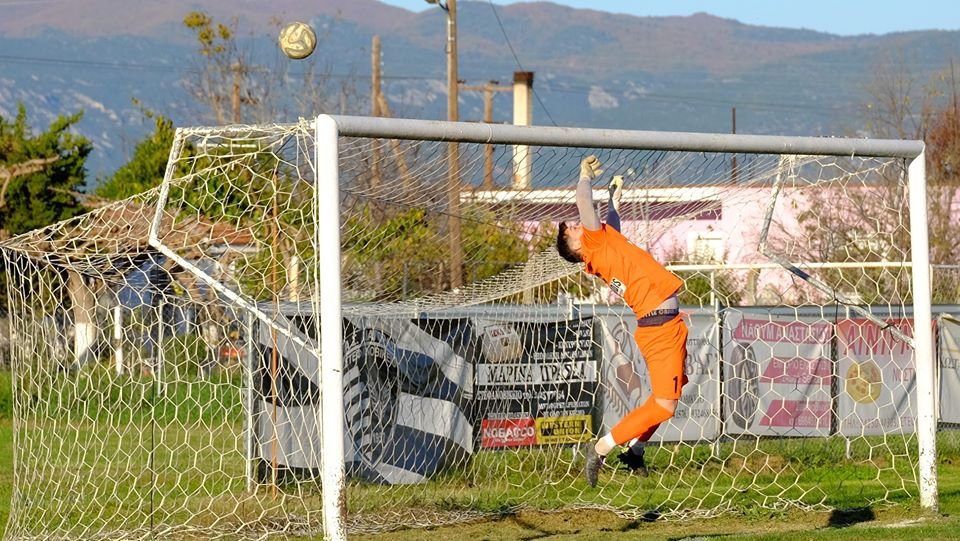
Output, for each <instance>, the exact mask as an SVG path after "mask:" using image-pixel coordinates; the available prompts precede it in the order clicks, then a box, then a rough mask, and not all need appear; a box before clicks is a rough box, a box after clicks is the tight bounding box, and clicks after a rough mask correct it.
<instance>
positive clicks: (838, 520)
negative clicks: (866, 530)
mask: <svg viewBox="0 0 960 541" xmlns="http://www.w3.org/2000/svg"><path fill="white" fill-rule="evenodd" d="M876 519H877V515H876V513H874V512H873V509H871V508H869V507H855V508H853V509H834V510H833V512H831V513H830V518H829V520H827V526H828V527H830V528H846V527H848V526H853V525H855V524H859V523H861V522H872V521H874V520H876Z"/></svg>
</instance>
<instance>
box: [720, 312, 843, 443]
mask: <svg viewBox="0 0 960 541" xmlns="http://www.w3.org/2000/svg"><path fill="white" fill-rule="evenodd" d="M831 334H832V326H831V323H830V322H829V321H826V320H824V319H822V318H818V317H812V316H795V315H792V316H781V315H775V314H770V313H767V312H759V311H757V312H751V311H741V310H735V309H730V310H727V311H726V312H725V317H724V335H725V336H726V339H725V340H724V374H723V397H724V400H723V406H724V421H725V423H726V433H728V434H755V435H765V436H768V435H769V436H772V435H779V436H826V435H828V434H829V433H830V403H831V400H830V385H831V382H832V376H831V363H830V336H831Z"/></svg>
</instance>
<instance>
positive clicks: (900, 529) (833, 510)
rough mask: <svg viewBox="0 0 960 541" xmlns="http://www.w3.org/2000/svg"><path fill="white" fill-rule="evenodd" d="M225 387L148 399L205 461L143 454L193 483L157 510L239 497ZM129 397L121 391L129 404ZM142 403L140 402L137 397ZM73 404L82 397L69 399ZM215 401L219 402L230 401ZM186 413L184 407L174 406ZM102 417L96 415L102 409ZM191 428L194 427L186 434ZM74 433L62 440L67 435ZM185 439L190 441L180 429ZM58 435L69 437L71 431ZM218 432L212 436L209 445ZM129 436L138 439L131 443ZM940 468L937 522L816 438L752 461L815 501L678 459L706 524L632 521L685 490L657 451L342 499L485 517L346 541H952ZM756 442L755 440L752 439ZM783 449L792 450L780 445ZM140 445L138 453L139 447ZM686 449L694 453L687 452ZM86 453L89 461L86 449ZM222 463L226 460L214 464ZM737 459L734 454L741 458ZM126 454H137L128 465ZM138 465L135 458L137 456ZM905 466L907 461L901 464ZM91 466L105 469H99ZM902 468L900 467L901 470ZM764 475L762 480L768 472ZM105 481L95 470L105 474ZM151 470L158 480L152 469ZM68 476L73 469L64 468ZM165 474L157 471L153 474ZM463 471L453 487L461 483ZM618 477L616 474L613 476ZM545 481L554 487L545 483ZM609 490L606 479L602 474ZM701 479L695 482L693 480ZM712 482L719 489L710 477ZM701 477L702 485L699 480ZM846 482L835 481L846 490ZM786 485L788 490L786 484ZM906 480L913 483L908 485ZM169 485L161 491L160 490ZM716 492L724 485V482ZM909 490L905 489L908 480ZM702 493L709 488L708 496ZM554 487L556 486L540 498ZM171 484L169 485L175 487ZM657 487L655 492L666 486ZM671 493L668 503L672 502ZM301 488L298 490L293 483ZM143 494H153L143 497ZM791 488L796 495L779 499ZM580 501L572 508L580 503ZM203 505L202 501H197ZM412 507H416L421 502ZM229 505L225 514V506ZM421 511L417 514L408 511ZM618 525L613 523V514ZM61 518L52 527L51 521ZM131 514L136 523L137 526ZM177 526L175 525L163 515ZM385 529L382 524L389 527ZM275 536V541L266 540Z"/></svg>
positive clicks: (950, 478) (494, 467)
mask: <svg viewBox="0 0 960 541" xmlns="http://www.w3.org/2000/svg"><path fill="white" fill-rule="evenodd" d="M90 383H91V387H89V388H87V389H83V388H81V387H76V389H77V390H78V392H80V394H82V395H83V396H87V397H89V396H92V395H90V394H88V393H89V392H92V391H91V389H93V388H94V387H96V388H97V391H98V394H97V395H96V398H97V400H96V402H97V403H98V404H99V407H104V406H106V405H108V403H110V401H111V400H121V401H128V400H130V397H131V396H141V395H142V396H145V395H144V394H143V393H145V390H144V389H143V388H141V387H142V386H137V385H134V386H133V387H132V388H127V389H113V388H110V387H109V386H96V385H93V384H94V383H96V382H94V381H91V382H90ZM229 387H230V384H229V382H224V381H219V382H217V381H214V382H210V383H209V384H204V385H197V386H194V387H192V388H190V389H175V390H173V391H174V392H171V393H170V394H168V395H167V399H166V401H153V402H152V408H153V409H152V415H153V417H154V419H157V420H160V421H163V422H161V423H159V424H157V428H158V430H157V431H156V432H155V435H157V436H158V441H162V442H165V443H166V444H167V445H170V446H171V448H175V446H176V445H177V444H178V443H180V442H182V441H183V437H184V436H183V434H177V432H176V431H171V432H170V434H169V435H164V430H163V426H164V423H172V425H173V426H179V427H181V432H183V430H182V428H183V427H185V426H198V429H197V430H196V431H194V432H197V433H204V434H205V435H200V436H196V437H197V439H196V440H194V439H193V437H194V436H188V437H190V438H191V440H190V445H189V447H190V448H191V449H206V450H207V451H206V452H203V453H194V454H189V456H187V454H184V455H177V454H176V453H167V454H166V455H159V454H155V455H154V456H153V457H152V458H153V459H156V458H157V457H160V456H162V457H163V460H164V465H165V467H166V468H167V469H168V471H170V472H195V474H188V475H176V476H170V477H169V478H168V477H165V476H163V475H156V476H155V477H153V478H152V479H150V480H149V481H150V483H148V484H149V485H150V486H152V487H155V486H157V485H155V484H154V483H157V484H159V486H161V487H163V486H169V490H166V489H162V490H161V491H162V492H164V497H165V498H167V500H168V501H170V502H174V503H176V502H177V501H179V500H178V498H183V501H187V500H188V499H191V498H192V499H193V501H195V500H196V499H197V498H196V496H197V494H208V495H215V494H218V493H224V492H226V493H231V492H233V493H236V492H242V489H240V490H238V487H237V486H228V485H224V484H217V483H222V479H219V480H218V479H216V478H214V477H208V478H205V477H204V475H203V472H204V471H205V470H208V469H209V468H210V467H211V461H213V460H220V462H221V464H220V465H219V466H218V468H220V469H219V470H217V471H220V472H222V473H224V476H223V477H227V478H233V479H236V478H239V477H240V476H241V473H242V468H241V467H240V465H239V464H237V463H236V460H235V459H236V458H237V456H238V455H236V454H234V453H238V449H237V445H236V437H235V436H236V431H237V430H238V428H237V426H235V425H236V416H237V411H236V410H234V409H231V408H224V409H219V410H215V411H210V410H209V409H207V410H201V409H200V408H197V407H195V405H196V404H197V403H198V402H200V401H201V399H202V400H207V399H210V398H211V397H213V396H216V395H217V393H226V395H229V394H230V392H231V391H230V390H229ZM131 393H132V394H131ZM137 393H140V395H137ZM78 396H79V395H78ZM228 402H229V401H228V400H224V401H223V402H222V403H228ZM82 403H83V401H80V402H77V404H78V405H80V409H81V410H82V411H83V414H84V415H85V416H86V418H88V419H90V420H91V422H94V421H95V419H96V414H95V413H94V411H92V410H90V409H88V408H87V407H85V406H83V405H82ZM183 404H190V405H191V406H190V407H181V405H183ZM10 405H11V400H10V375H9V373H8V372H2V371H0V532H2V531H4V528H5V526H6V521H7V517H8V514H9V511H10V497H11V493H12V488H13V481H14V480H13V473H12V460H13V444H12V435H13V430H12V419H11V417H12V415H11V408H10ZM101 411H102V410H101ZM142 421H143V419H142V418H141V417H140V416H138V415H130V416H125V417H124V423H123V424H126V425H129V426H134V427H136V426H137V424H138V423H140V422H142ZM196 423H202V424H203V426H199V425H196ZM70 431H72V433H69V432H70ZM89 431H90V430H89V429H88V427H84V426H83V425H78V424H76V423H70V424H69V426H68V425H67V424H64V425H63V426H60V427H58V428H57V429H56V430H54V431H52V433H54V434H57V436H56V437H61V438H68V439H69V438H77V437H81V436H82V434H84V433H86V432H89ZM190 432H191V431H187V433H190ZM68 433H69V434H68ZM217 434H219V435H217ZM124 435H125V432H123V431H122V430H120V431H117V432H115V433H114V434H113V435H112V436H111V438H113V439H110V438H107V439H104V440H103V442H102V444H101V445H102V447H101V448H102V449H114V448H124V447H125V446H124V445H123V444H122V439H123V437H125V436H124ZM134 435H135V434H134ZM939 442H940V460H939V480H940V496H941V509H940V511H941V512H940V513H939V514H936V515H928V514H924V513H922V512H921V511H920V510H919V507H918V502H917V499H916V496H915V494H913V492H915V487H911V488H909V489H907V490H901V489H898V485H897V483H898V479H900V478H901V477H903V476H905V477H906V478H907V479H910V472H909V471H903V470H902V468H903V465H902V464H901V465H896V464H882V466H883V467H882V468H880V470H881V473H879V474H878V472H877V469H876V468H872V467H869V468H865V467H864V465H863V464H862V463H861V461H858V460H845V458H844V456H843V449H842V447H840V446H838V445H837V444H836V442H826V444H824V445H811V444H810V442H809V441H806V440H795V441H793V442H792V443H791V442H787V443H784V442H770V443H769V446H770V447H768V448H765V449H763V452H762V453H758V454H759V455H761V456H764V457H770V456H777V457H786V456H789V457H790V460H792V461H794V462H795V464H796V466H795V468H794V469H796V470H797V471H798V478H797V479H798V481H797V482H798V487H806V486H818V484H822V485H823V486H826V487H828V489H827V491H826V493H823V494H820V493H818V492H817V491H814V492H812V493H807V492H805V491H804V490H802V489H799V488H793V487H792V485H790V486H789V487H788V491H787V492H784V489H783V488H782V487H780V486H779V485H778V483H777V475H776V474H775V470H782V469H783V468H782V464H777V465H776V467H775V468H773V469H772V470H771V469H770V468H769V467H768V466H769V464H768V463H769V458H764V459H763V461H758V462H757V463H752V462H751V459H750V453H748V452H745V451H744V450H742V449H741V450H739V451H738V450H737V448H736V444H735V443H730V444H725V445H724V446H723V447H722V448H721V449H720V453H719V454H720V458H719V459H716V458H713V459H712V458H711V457H710V455H709V454H705V455H702V456H700V455H696V456H689V457H684V461H685V462H690V463H692V464H694V466H695V467H696V469H697V471H699V472H700V473H699V474H698V475H699V476H700V477H699V478H697V477H694V478H693V480H694V482H693V483H689V486H685V488H684V489H683V490H681V491H680V493H679V497H680V498H681V499H683V503H685V504H687V505H688V506H689V504H691V503H697V502H698V501H700V500H699V499H702V503H700V504H699V505H701V506H703V507H704V508H709V507H711V506H713V505H716V504H717V503H718V502H717V501H715V500H716V498H718V496H717V495H716V494H717V493H719V494H723V495H724V496H723V498H724V502H723V503H725V504H727V506H728V508H729V509H730V510H729V511H728V512H726V513H724V514H723V515H721V516H719V517H716V518H696V519H693V518H682V517H678V516H668V517H667V518H666V519H648V518H646V517H645V516H644V513H642V512H636V511H635V512H631V509H634V510H637V511H639V510H640V509H653V508H656V507H658V506H660V505H663V504H668V505H669V504H673V503H678V502H677V501H676V499H677V498H678V493H677V492H676V487H678V486H684V485H682V482H683V476H684V475H689V474H690V472H689V471H686V470H685V471H677V470H675V469H672V468H671V467H670V466H669V465H670V463H671V462H672V461H673V460H675V459H676V458H677V457H676V456H675V455H674V454H673V452H672V451H670V449H669V448H667V447H664V448H661V449H660V450H659V451H657V452H656V453H655V454H653V456H652V457H651V458H652V463H653V466H654V473H653V474H652V475H651V477H650V478H648V479H640V478H636V479H626V480H625V479H623V478H622V477H621V478H614V479H613V481H615V482H610V483H609V484H608V485H605V486H600V487H597V489H589V488H586V487H584V486H582V485H583V484H582V482H581V481H580V480H579V479H578V476H579V472H578V471H574V470H571V469H570V468H569V467H564V466H563V464H558V463H557V462H556V461H551V460H550V456H549V455H548V454H544V455H543V456H541V457H539V458H538V457H537V456H536V453H537V452H536V451H534V452H532V453H528V454H526V455H520V454H517V453H512V454H511V453H505V454H496V453H486V454H478V455H477V456H476V457H475V459H474V462H473V464H472V467H473V468H476V469H478V470H481V471H485V472H493V473H494V475H492V476H490V477H489V479H487V480H486V481H484V482H482V483H481V482H478V481H483V480H480V479H475V478H471V477H470V476H469V475H465V476H463V472H460V473H451V474H449V476H450V477H449V478H448V479H447V482H446V483H443V484H432V485H433V486H432V487H429V488H428V489H425V487H424V486H423V485H414V486H406V487H403V486H398V487H382V486H373V485H365V484H363V483H359V482H355V481H351V484H350V486H349V487H348V490H347V494H348V497H349V498H350V501H349V502H348V505H349V508H350V509H351V512H355V513H358V514H362V513H363V512H364V511H371V510H373V509H374V508H380V507H383V506H388V505H389V502H400V503H401V504H402V505H401V506H398V509H399V508H403V507H405V508H406V511H405V512H406V513H407V514H408V515H414V516H415V515H417V514H418V513H421V512H422V513H424V514H425V515H428V514H430V513H431V512H434V511H436V510H438V509H439V510H441V511H446V512H451V511H452V512H454V513H456V512H458V511H464V512H471V511H472V512H483V513H485V514H486V517H485V518H482V519H477V520H474V521H470V522H466V523H459V524H456V525H450V526H443V527H432V528H415V529H400V530H397V531H390V532H385V533H376V534H374V533H364V534H357V535H356V536H353V537H352V538H356V539H370V540H374V541H410V540H414V539H452V540H457V541H464V540H467V539H470V540H491V541H492V540H501V539H502V540H508V539H530V540H533V539H548V540H591V539H597V540H599V539H644V540H646V539H709V538H723V539H784V540H792V539H798V540H799V539H815V540H819V539H824V540H826V539H857V540H868V539H893V538H896V539H907V540H914V539H938V540H943V539H960V518H958V513H960V433H958V432H955V431H943V432H941V433H940V435H939ZM859 444H860V445H862V446H863V447H862V448H858V447H857V446H856V445H855V446H854V449H853V456H854V458H856V457H857V456H858V455H861V454H865V453H869V452H871V451H870V450H871V449H875V444H874V443H873V442H870V441H863V442H859ZM906 444H909V443H908V442H907V443H905V442H904V441H903V440H902V438H901V439H898V438H890V441H887V442H885V447H886V448H887V449H889V450H891V451H892V452H893V454H894V455H898V454H899V453H900V452H901V451H900V450H899V449H898V447H899V446H901V445H906ZM754 445H755V442H754ZM785 446H792V447H790V448H786V447H785ZM141 447H142V445H141ZM691 452H693V453H696V452H697V451H696V450H695V448H694V450H692V451H691ZM87 455H89V453H87ZM224 457H227V458H226V459H224ZM738 457H742V458H738ZM134 458H136V457H134ZM70 460H72V461H73V464H74V465H75V464H84V465H89V464H91V463H93V462H96V461H97V460H98V459H97V458H96V457H92V456H86V455H84V454H77V455H75V456H73V457H72V458H71V459H70ZM137 460H139V459H137ZM903 462H905V463H906V462H908V461H903ZM725 464H727V465H729V464H735V466H736V469H737V470H738V471H750V472H752V473H751V476H750V477H749V479H747V480H742V479H738V478H737V477H735V476H733V477H729V478H726V477H724V475H723V474H722V469H723V467H724V465H725ZM101 466H102V464H101ZM907 466H909V464H907ZM61 467H62V469H60V470H57V469H54V470H52V471H53V472H54V475H53V476H57V475H69V474H71V472H70V471H69V468H68V467H67V466H66V465H63V466H61ZM768 470H770V471H768ZM104 471H105V470H104ZM158 471H160V470H158ZM73 473H76V472H73ZM161 473H162V472H161ZM458 475H461V476H462V477H458ZM614 475H622V474H614ZM545 479H549V480H550V481H551V482H549V483H548V482H544V480H545ZM604 479H605V480H608V481H609V480H610V477H609V474H607V475H606V476H605V478H604ZM698 479H699V480H700V481H702V483H699V484H698V483H697V481H698ZM717 479H720V481H717ZM708 480H710V481H709V483H708ZM843 480H846V481H843ZM744 482H748V483H749V484H759V485H762V486H763V487H765V488H762V489H758V490H755V491H752V494H747V492H748V491H745V490H743V483H744ZM791 482H792V481H791ZM911 482H912V481H911ZM167 483H169V485H167ZM724 483H725V484H726V485H725V486H724V485H723V484H724ZM908 484H909V483H908ZM708 485H709V486H708ZM550 486H553V487H555V488H550ZM174 487H176V488H174ZM665 487H666V488H665ZM671 487H672V490H673V494H671V490H669V489H670V488H671ZM299 488H300V489H303V486H300V487H299ZM150 490H153V489H150ZM790 490H798V492H797V493H796V494H790V493H789V491H790ZM771 494H772V495H775V496H778V497H789V498H791V499H797V500H801V501H802V500H803V499H804V497H808V498H812V499H813V501H814V502H818V506H817V508H818V509H823V510H820V511H800V510H796V509H795V508H791V509H788V510H776V509H769V508H762V507H760V506H758V503H761V501H762V499H763V498H764V497H765V496H768V495H771ZM306 495H307V496H308V497H307V498H305V499H304V500H302V501H300V502H299V503H298V504H297V506H298V507H299V511H300V512H301V513H307V514H313V513H319V511H320V501H319V497H318V494H316V493H314V494H312V495H310V494H306ZM133 496H137V495H136V494H112V495H111V498H110V500H112V501H113V504H111V505H116V506H117V508H116V509H120V508H122V507H123V505H124V503H125V502H124V500H125V499H127V498H129V497H133ZM260 498H261V499H260V500H257V499H256V498H248V499H246V500H245V501H242V502H239V504H238V500H236V499H234V500H232V501H231V500H229V499H227V500H226V501H224V502H223V503H224V507H220V504H218V503H217V502H216V500H215V498H208V499H206V500H205V501H203V502H202V503H201V504H200V506H201V507H203V510H204V511H205V512H206V513H208V514H209V515H214V514H221V513H222V514H223V515H230V513H231V512H232V511H231V509H234V510H235V509H236V508H237V506H238V505H239V506H240V507H241V508H242V507H243V506H244V505H247V506H251V505H254V504H256V505H255V507H256V508H258V509H260V510H263V509H269V507H270V504H269V500H270V498H263V495H261V496H260ZM578 498H579V500H578ZM200 499H201V500H203V498H200ZM591 500H595V501H597V502H598V503H602V504H603V505H604V506H607V507H613V508H616V509H618V510H620V515H619V516H618V515H617V514H614V513H613V512H610V511H602V510H598V509H577V510H568V511H552V510H551V509H554V508H557V507H558V506H561V505H563V504H566V503H569V502H574V501H579V502H581V504H582V502H583V501H591ZM857 501H860V502H862V501H876V502H883V503H881V504H877V505H868V506H862V505H861V506H856V505H851V503H850V502H857ZM104 503H105V500H103V499H101V500H98V501H97V502H93V501H84V502H78V505H76V506H75V507H74V508H73V510H72V513H73V514H71V515H70V516H68V517H67V519H66V520H67V521H68V522H74V523H77V524H83V523H91V524H94V525H101V526H102V525H109V524H111V523H112V522H111V519H110V518H109V516H110V515H111V511H114V510H116V509H113V510H109V509H108V510H104V509H103V508H102V507H103V505H102V504H104ZM421 504H422V506H420V505H421ZM231 505H232V507H231ZM418 506H420V507H418ZM195 510H196V509H194V510H192V511H190V513H193V514H188V515H185V516H190V517H191V519H192V520H197V519H198V518H201V519H202V516H199V515H197V514H195V512H194V511H195ZM276 510H277V511H278V512H288V511H289V508H287V509H282V508H277V509H276ZM625 516H626V517H629V518H624V517H625ZM61 518H63V517H61ZM134 518H142V516H140V517H134ZM168 519H169V520H172V521H176V520H177V516H176V515H172V516H170V517H168ZM389 526H390V524H387V527H389ZM227 538H229V537H227ZM276 538H277V539H280V538H281V537H276ZM286 538H289V539H298V540H302V541H313V540H319V539H321V536H319V535H312V536H305V537H291V536H288V537H286Z"/></svg>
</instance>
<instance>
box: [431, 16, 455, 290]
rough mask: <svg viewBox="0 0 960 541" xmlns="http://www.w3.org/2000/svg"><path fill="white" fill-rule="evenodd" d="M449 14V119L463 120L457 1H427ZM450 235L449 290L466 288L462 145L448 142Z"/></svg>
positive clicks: (448, 225) (448, 220)
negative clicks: (461, 169) (458, 74)
mask: <svg viewBox="0 0 960 541" xmlns="http://www.w3.org/2000/svg"><path fill="white" fill-rule="evenodd" d="M426 2H427V3H428V4H437V5H438V6H440V8H441V9H443V10H444V11H446V12H447V120H449V121H451V122H456V121H458V120H460V109H459V105H458V100H459V92H458V91H457V85H458V84H459V80H458V79H457V0H445V1H441V0H426ZM447 229H448V231H447V234H448V235H449V236H450V289H457V288H459V287H461V286H462V285H463V246H462V241H461V237H462V235H461V231H460V145H458V144H457V143H453V142H451V143H447Z"/></svg>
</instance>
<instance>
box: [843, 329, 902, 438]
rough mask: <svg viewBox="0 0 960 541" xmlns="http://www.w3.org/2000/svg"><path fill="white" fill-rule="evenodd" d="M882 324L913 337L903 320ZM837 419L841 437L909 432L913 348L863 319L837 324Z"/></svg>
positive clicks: (887, 331)
mask: <svg viewBox="0 0 960 541" xmlns="http://www.w3.org/2000/svg"><path fill="white" fill-rule="evenodd" d="M886 323H887V324H888V325H893V326H896V327H897V328H899V329H900V330H901V331H902V332H903V333H904V334H906V335H907V336H912V335H913V328H912V322H911V321H910V320H908V319H890V320H887V321H886ZM837 348H838V349H837V361H838V375H839V377H840V378H841V383H842V385H841V388H840V395H839V398H838V404H837V415H838V417H839V419H840V432H841V433H842V434H844V435H846V436H857V435H861V434H863V435H876V434H889V433H891V432H913V431H914V427H915V425H916V421H917V414H916V411H917V408H916V392H915V391H916V380H917V377H916V370H915V369H914V364H913V348H911V347H910V345H909V344H907V343H906V342H904V341H903V340H899V339H897V338H896V337H895V336H894V335H893V333H892V332H890V331H889V330H887V329H884V328H881V327H880V326H878V325H877V324H876V323H873V322H871V321H869V320H866V319H860V318H855V319H844V320H841V321H839V322H837Z"/></svg>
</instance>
